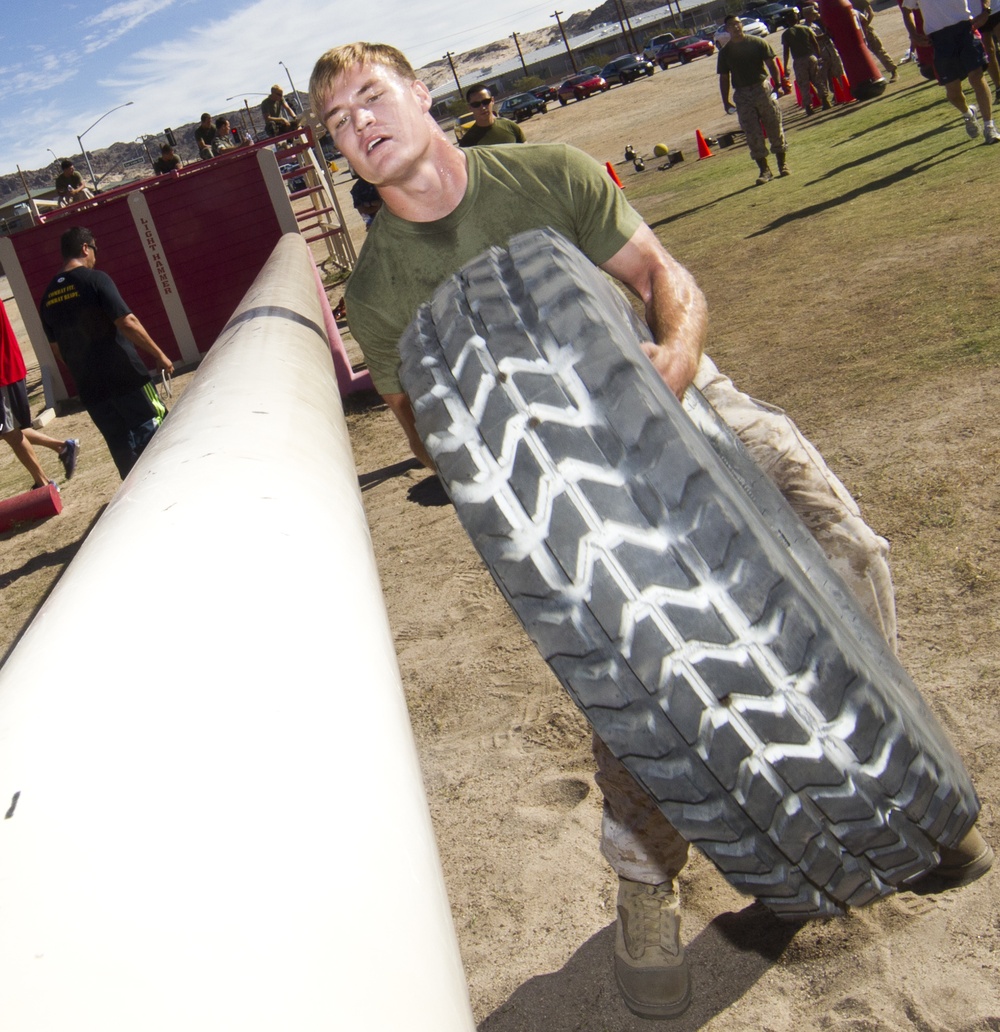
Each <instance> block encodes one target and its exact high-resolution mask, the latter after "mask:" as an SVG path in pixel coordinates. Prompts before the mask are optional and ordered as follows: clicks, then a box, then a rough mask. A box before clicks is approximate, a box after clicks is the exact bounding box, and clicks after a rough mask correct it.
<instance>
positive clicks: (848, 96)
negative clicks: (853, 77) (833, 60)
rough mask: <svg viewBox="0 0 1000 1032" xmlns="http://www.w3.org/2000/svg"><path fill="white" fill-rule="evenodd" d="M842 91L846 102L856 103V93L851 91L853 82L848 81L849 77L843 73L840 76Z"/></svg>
mask: <svg viewBox="0 0 1000 1032" xmlns="http://www.w3.org/2000/svg"><path fill="white" fill-rule="evenodd" d="M840 91H841V93H843V95H844V103H845V104H853V103H854V94H853V93H851V84H850V82H848V79H847V76H846V75H842V76H841V77H840Z"/></svg>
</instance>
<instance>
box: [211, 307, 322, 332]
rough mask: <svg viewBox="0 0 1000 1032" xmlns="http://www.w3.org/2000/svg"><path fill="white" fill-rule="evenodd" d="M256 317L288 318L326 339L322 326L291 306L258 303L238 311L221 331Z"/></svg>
mask: <svg viewBox="0 0 1000 1032" xmlns="http://www.w3.org/2000/svg"><path fill="white" fill-rule="evenodd" d="M257 318H264V319H288V320H289V321H290V322H295V323H298V324H299V325H300V326H308V327H309V329H311V330H312V331H313V332H314V333H315V334H317V335H318V336H319V338H320V339H321V340H323V341H325V340H326V330H325V329H324V328H323V327H322V326H320V325H319V324H318V323H314V322H313V321H312V319H307V318H306V317H305V316H304V315H299V313H298V312H293V311H292V309H291V308H284V307H282V306H281V305H258V306H257V307H256V308H248V309H247V310H246V311H245V312H240V314H239V315H237V316H235V317H234V318H232V319H230V320H229V322H227V323H226V325H225V326H224V327H223V328H222V333H225V332H226V331H227V330H231V329H232V328H233V327H234V326H239V325H240V323H245V322H249V320H251V319H257ZM219 336H220V337H221V336H222V334H221V333H220V334H219Z"/></svg>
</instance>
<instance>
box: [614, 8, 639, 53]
mask: <svg viewBox="0 0 1000 1032" xmlns="http://www.w3.org/2000/svg"><path fill="white" fill-rule="evenodd" d="M615 3H616V4H620V5H621V9H622V14H623V15H624V17H625V24H626V25H627V26H628V38H629V39H630V40H632V51H633V53H638V52H639V44H638V43H637V42H636V38H635V30H634V29H633V28H632V20H631V18H629V16H628V8H627V7H626V6H625V3H626V0H615Z"/></svg>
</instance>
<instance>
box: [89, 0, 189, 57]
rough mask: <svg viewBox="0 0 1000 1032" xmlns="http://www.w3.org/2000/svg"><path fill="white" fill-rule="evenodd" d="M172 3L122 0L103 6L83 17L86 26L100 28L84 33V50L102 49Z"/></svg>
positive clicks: (172, 0)
mask: <svg viewBox="0 0 1000 1032" xmlns="http://www.w3.org/2000/svg"><path fill="white" fill-rule="evenodd" d="M173 3H174V0H124V2H123V3H118V4H112V5H111V6H110V7H105V8H104V10H103V11H98V13H97V14H94V15H91V16H90V17H89V18H86V19H84V22H83V24H84V25H85V26H86V27H88V28H91V27H93V28H95V29H99V30H100V31H98V32H89V33H87V34H85V35H84V37H83V40H82V43H83V49H84V52H85V53H88V54H92V53H94V52H95V51H97V50H103V49H104V47H107V46H110V45H111V44H112V43H115V42H117V41H118V40H119V39H121V38H122V36H124V35H126V34H127V33H129V32H131V31H132V30H133V29H135V28H138V26H140V25H141V24H142V23H143V22H144V21H145V20H146V19H147V18H150V17H152V16H153V15H154V14H158V13H159V12H160V11H162V10H164V9H166V8H168V7H170V6H171V5H172V4H173Z"/></svg>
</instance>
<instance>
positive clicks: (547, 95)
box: [528, 86, 559, 104]
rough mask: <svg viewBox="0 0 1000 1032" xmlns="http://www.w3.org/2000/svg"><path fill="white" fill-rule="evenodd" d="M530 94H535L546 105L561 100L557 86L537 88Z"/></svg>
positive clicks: (530, 91)
mask: <svg viewBox="0 0 1000 1032" xmlns="http://www.w3.org/2000/svg"><path fill="white" fill-rule="evenodd" d="M528 92H529V93H534V95H535V96H536V97H537V98H538V99H539V100H544V101H545V103H546V104H552V103H554V102H555V101H557V100H558V99H559V91H558V90H557V89H556V88H555V86H536V87H535V88H534V89H533V90H528Z"/></svg>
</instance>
